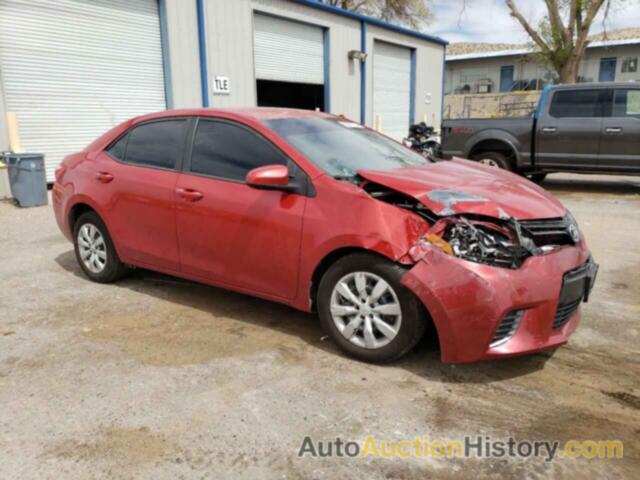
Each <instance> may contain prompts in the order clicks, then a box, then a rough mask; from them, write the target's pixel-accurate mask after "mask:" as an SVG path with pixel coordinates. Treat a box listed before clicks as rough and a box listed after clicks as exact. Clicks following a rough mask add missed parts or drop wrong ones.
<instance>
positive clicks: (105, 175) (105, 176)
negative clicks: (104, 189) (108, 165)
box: [96, 172, 113, 183]
mask: <svg viewBox="0 0 640 480" xmlns="http://www.w3.org/2000/svg"><path fill="white" fill-rule="evenodd" d="M96 180H98V181H99V182H100V183H109V182H110V181H111V180H113V175H111V174H110V173H109V172H98V173H96Z"/></svg>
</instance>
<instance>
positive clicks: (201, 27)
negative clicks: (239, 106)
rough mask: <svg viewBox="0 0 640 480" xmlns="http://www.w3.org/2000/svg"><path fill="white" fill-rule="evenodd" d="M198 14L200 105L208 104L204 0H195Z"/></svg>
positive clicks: (206, 105) (205, 105)
mask: <svg viewBox="0 0 640 480" xmlns="http://www.w3.org/2000/svg"><path fill="white" fill-rule="evenodd" d="M196 9H197V14H198V47H199V51H200V88H201V89H202V106H203V107H205V108H207V107H209V106H210V104H209V73H208V71H207V32H206V28H205V27H206V25H205V23H206V22H205V5H204V0H196Z"/></svg>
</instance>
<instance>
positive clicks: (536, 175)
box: [527, 173, 547, 183]
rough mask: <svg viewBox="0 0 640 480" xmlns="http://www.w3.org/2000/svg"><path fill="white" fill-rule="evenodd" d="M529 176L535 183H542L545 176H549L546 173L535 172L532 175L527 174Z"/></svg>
mask: <svg viewBox="0 0 640 480" xmlns="http://www.w3.org/2000/svg"><path fill="white" fill-rule="evenodd" d="M527 178H528V179H529V180H531V181H532V182H534V183H542V182H543V181H544V179H545V178H547V174H546V173H533V174H531V175H527Z"/></svg>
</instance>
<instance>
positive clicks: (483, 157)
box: [473, 152, 513, 172]
mask: <svg viewBox="0 0 640 480" xmlns="http://www.w3.org/2000/svg"><path fill="white" fill-rule="evenodd" d="M473 159H474V160H476V161H478V162H479V163H482V164H483V165H488V166H490V167H498V168H502V169H504V170H509V171H510V172H511V171H512V170H513V167H512V166H511V162H509V159H508V158H507V156H506V155H504V154H503V153H500V152H483V153H478V154H476V155H474V156H473Z"/></svg>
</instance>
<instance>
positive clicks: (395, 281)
mask: <svg viewBox="0 0 640 480" xmlns="http://www.w3.org/2000/svg"><path fill="white" fill-rule="evenodd" d="M405 273H406V268H404V267H402V266H400V265H397V264H395V263H393V262H391V261H389V260H388V259H386V258H384V257H382V256H380V255H375V254H372V253H353V254H350V255H346V256H344V257H342V258H341V259H339V260H338V261H336V262H335V263H334V264H333V265H331V267H329V269H328V270H327V271H326V273H325V274H324V275H323V277H322V280H321V281H320V286H319V288H318V295H317V306H318V314H319V316H320V321H321V322H322V326H323V328H324V329H325V330H326V331H327V332H328V333H329V334H330V336H331V338H332V339H333V341H334V342H335V343H336V344H337V345H338V346H339V347H340V348H341V349H343V350H344V351H345V352H347V353H348V354H349V355H351V356H352V357H355V358H357V359H359V360H364V361H367V362H378V363H383V362H390V361H392V360H395V359H397V358H399V357H401V356H402V355H404V354H405V353H407V352H408V351H409V350H411V348H413V347H414V346H415V345H416V343H418V341H419V340H420V338H422V335H423V334H424V331H425V329H426V326H427V316H426V312H425V309H424V307H423V306H422V304H421V303H420V301H419V300H418V299H417V298H416V297H415V296H414V295H413V293H412V292H411V291H410V290H409V289H408V288H407V287H405V286H404V285H403V284H402V282H401V279H402V276H403V275H404V274H405Z"/></svg>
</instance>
